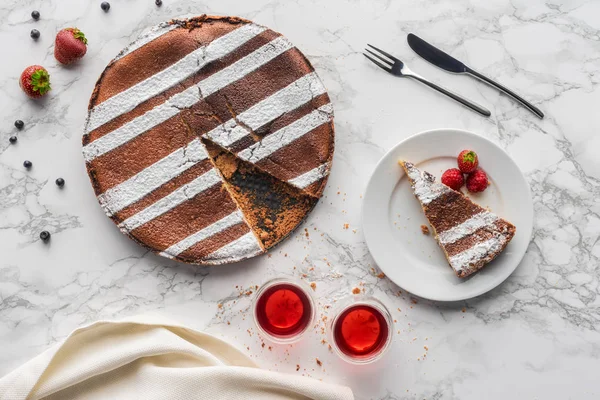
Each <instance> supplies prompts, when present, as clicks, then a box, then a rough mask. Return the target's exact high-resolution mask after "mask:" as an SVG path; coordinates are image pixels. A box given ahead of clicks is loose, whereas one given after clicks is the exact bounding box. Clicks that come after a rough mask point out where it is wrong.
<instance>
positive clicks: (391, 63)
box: [365, 49, 394, 67]
mask: <svg viewBox="0 0 600 400" xmlns="http://www.w3.org/2000/svg"><path fill="white" fill-rule="evenodd" d="M365 51H368V52H369V53H370V54H371V55H372V56H375V57H377V58H378V59H379V60H381V61H383V62H384V63H385V64H386V65H388V66H390V67H391V66H392V65H393V64H394V63H393V62H391V61H390V60H388V59H386V58H383V57H381V56H380V55H379V54H375V53H373V52H372V51H371V50H369V49H365Z"/></svg>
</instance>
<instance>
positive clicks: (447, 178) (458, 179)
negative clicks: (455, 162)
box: [442, 168, 465, 190]
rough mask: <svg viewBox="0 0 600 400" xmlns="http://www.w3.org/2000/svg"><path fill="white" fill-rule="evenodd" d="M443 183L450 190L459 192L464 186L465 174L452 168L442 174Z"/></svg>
mask: <svg viewBox="0 0 600 400" xmlns="http://www.w3.org/2000/svg"><path fill="white" fill-rule="evenodd" d="M442 183H443V184H444V185H446V186H448V187H449V188H450V189H454V190H459V189H460V188H461V187H462V185H464V183H465V180H464V179H463V174H462V172H460V170H459V169H457V168H450V169H448V170H446V172H444V173H443V174H442Z"/></svg>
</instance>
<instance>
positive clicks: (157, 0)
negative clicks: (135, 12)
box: [154, 0, 162, 7]
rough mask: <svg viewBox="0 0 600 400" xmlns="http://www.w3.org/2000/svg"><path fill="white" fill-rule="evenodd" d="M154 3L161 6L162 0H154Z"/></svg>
mask: <svg viewBox="0 0 600 400" xmlns="http://www.w3.org/2000/svg"><path fill="white" fill-rule="evenodd" d="M154 4H156V5H157V6H159V7H160V6H162V0H155V1H154Z"/></svg>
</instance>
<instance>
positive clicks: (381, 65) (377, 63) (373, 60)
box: [363, 53, 392, 72]
mask: <svg viewBox="0 0 600 400" xmlns="http://www.w3.org/2000/svg"><path fill="white" fill-rule="evenodd" d="M363 56H365V57H367V58H368V59H369V60H371V61H372V62H373V63H374V64H375V65H377V66H378V67H379V68H381V69H383V70H385V72H392V69H391V68H390V67H387V66H385V65H383V64H382V63H380V62H379V61H377V60H375V59H374V58H371V57H369V56H368V55H366V54H365V53H363Z"/></svg>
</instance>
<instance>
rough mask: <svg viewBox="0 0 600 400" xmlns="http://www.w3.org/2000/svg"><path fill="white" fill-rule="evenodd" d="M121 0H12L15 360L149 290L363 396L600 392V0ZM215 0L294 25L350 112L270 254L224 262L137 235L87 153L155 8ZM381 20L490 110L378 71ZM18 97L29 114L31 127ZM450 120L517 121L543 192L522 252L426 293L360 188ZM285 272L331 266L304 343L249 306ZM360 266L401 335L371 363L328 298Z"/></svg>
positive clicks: (3, 270) (3, 165)
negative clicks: (74, 40)
mask: <svg viewBox="0 0 600 400" xmlns="http://www.w3.org/2000/svg"><path fill="white" fill-rule="evenodd" d="M110 2H111V9H110V11H109V12H108V13H104V12H103V11H102V10H101V9H100V2H99V1H79V0H48V1H43V2H42V1H38V0H4V1H2V2H1V4H0V22H1V23H0V42H1V43H2V45H3V46H2V52H3V62H2V63H0V71H1V72H2V73H1V74H0V375H4V374H6V373H7V372H9V371H10V370H11V369H13V368H15V367H17V366H18V365H20V364H21V363H23V362H25V361H26V360H28V359H30V358H31V357H33V356H35V355H36V354H38V353H39V352H41V351H43V350H44V349H46V348H47V347H48V346H50V345H51V344H52V343H54V342H56V341H57V340H60V339H61V338H64V337H65V335H67V334H68V333H69V332H70V331H71V330H73V329H74V328H76V327H77V326H79V325H81V324H85V323H88V322H91V321H94V320H97V319H103V318H118V317H123V316H127V315H133V314H139V313H145V312H152V313H158V314H162V315H165V316H167V317H170V318H173V319H175V320H177V321H179V322H182V323H185V324H188V325H190V326H192V327H194V328H196V329H204V330H206V331H208V332H210V333H214V334H217V335H219V336H222V337H224V338H226V339H227V340H230V341H232V342H233V343H235V344H237V345H238V346H240V347H241V348H247V350H248V352H249V354H250V355H251V356H252V357H253V358H254V359H256V360H257V362H258V363H259V364H261V365H262V366H263V367H265V368H270V369H274V370H280V371H287V372H290V373H297V374H305V375H310V376H313V377H316V378H322V379H324V380H327V381H330V382H338V383H342V384H347V385H349V386H351V387H352V388H353V389H354V391H355V395H356V398H357V399H360V400H362V399H378V400H383V399H387V400H396V399H424V398H425V399H481V398H486V399H505V398H519V399H521V398H523V399H530V398H539V399H569V398H573V399H596V398H598V397H600V382H599V381H598V379H597V374H598V365H599V363H600V332H599V329H598V327H599V326H600V272H599V266H600V240H599V236H600V200H599V199H600V161H599V160H600V158H599V157H598V151H599V149H600V136H599V135H598V132H599V131H600V113H598V104H600V88H599V82H600V57H599V56H598V55H599V54H600V3H599V2H598V1H594V0H587V1H586V0H567V1H556V0H527V1H525V0H494V1H489V0H486V1H484V0H457V1H446V0H443V1H434V0H426V1H420V0H400V1H389V0H374V1H363V0H331V1H327V2H323V1H315V0H307V1H302V2H300V1H283V0H275V1H269V0H249V1H244V2H240V1H238V2H234V1H216V0H207V1H203V2H197V1H193V0H164V1H163V6H162V7H160V8H159V7H156V6H155V5H154V1H151V0H129V1H122V0H112V1H110ZM34 9H37V10H39V11H40V13H41V18H40V20H39V21H37V22H34V21H33V20H32V19H31V17H30V13H31V11H33V10H34ZM202 13H213V14H220V15H238V16H241V17H245V18H249V19H252V20H254V21H255V22H257V23H259V24H261V25H265V26H268V27H270V28H272V29H274V30H277V31H280V32H282V33H283V34H284V35H285V36H286V37H287V38H288V39H289V40H290V41H291V42H292V43H293V44H294V45H295V46H297V47H298V48H299V49H301V50H302V51H303V52H304V53H305V54H306V55H307V57H308V58H309V59H310V60H311V62H312V63H313V65H314V66H315V68H316V70H317V72H318V74H319V76H320V78H321V79H322V80H323V83H324V85H325V87H326V88H327V89H328V91H329V94H330V97H331V99H332V105H333V107H334V109H335V124H336V153H335V157H334V162H333V166H332V171H331V176H330V178H329V183H328V186H327V189H326V191H325V196H324V197H323V199H322V200H321V202H320V203H319V204H318V206H317V207H316V209H315V210H314V212H313V213H312V214H311V215H310V217H309V218H308V220H307V221H306V222H305V223H304V225H303V226H302V227H301V228H300V229H299V230H298V231H297V232H295V233H294V234H293V235H292V236H291V237H290V238H289V239H288V240H287V241H286V242H285V243H283V244H282V245H280V246H278V247H276V248H275V249H274V250H272V251H271V252H270V254H268V255H264V256H260V257H258V258H256V259H254V260H249V261H245V262H242V263H239V264H235V265H228V266H219V267H212V268H198V267H192V266H187V265H182V264H179V263H177V262H174V261H170V260H167V259H164V258H161V257H158V256H156V255H154V254H152V253H149V252H147V251H145V250H144V249H143V248H141V247H139V246H138V245H136V244H135V243H133V242H132V241H131V240H129V239H127V238H126V237H125V236H123V235H122V234H121V233H120V232H119V230H118V229H117V228H116V227H115V226H114V224H113V223H112V222H111V221H110V220H108V218H106V216H105V215H104V213H103V211H102V209H101V207H100V206H99V205H98V203H97V201H96V198H95V196H94V193H93V190H92V188H91V185H90V183H89V180H88V177H87V175H86V172H85V168H84V162H83V157H82V156H81V135H82V133H83V129H84V124H85V116H86V112H87V102H88V99H89V95H90V94H91V91H92V89H93V86H94V83H95V81H96V79H97V78H98V76H99V74H100V72H101V71H102V70H103V69H104V67H105V65H106V64H107V63H108V62H109V61H110V60H111V59H113V58H114V57H115V56H116V55H117V54H118V52H119V51H120V50H121V49H122V48H124V47H125V46H127V45H128V44H129V43H131V42H132V41H133V40H134V39H135V38H136V37H137V36H138V35H139V34H141V33H143V32H145V31H147V30H148V29H150V28H151V27H152V26H154V25H156V24H158V23H160V22H162V21H164V20H167V19H169V18H171V17H176V16H186V15H197V14H202ZM69 26H77V27H78V28H80V29H81V30H82V31H83V32H85V34H86V36H87V38H88V40H89V49H88V54H87V55H86V56H85V58H84V59H83V60H82V61H81V62H79V63H78V64H76V65H73V66H71V67H67V68H65V67H62V66H60V65H57V62H56V61H55V60H54V56H53V50H54V48H53V41H54V36H55V34H56V32H57V31H58V30H59V29H61V28H64V27H69ZM33 28H35V29H38V30H39V31H40V32H41V37H40V39H39V40H38V41H37V42H34V41H33V40H32V39H31V38H30V37H29V32H30V30H31V29H33ZM409 32H414V33H417V34H419V35H420V36H422V37H423V38H425V39H427V40H430V41H432V42H434V43H436V44H437V45H438V46H440V47H442V48H443V49H445V50H446V51H448V52H449V53H450V54H452V55H454V56H456V57H458V58H460V59H461V60H463V61H464V62H465V63H467V64H468V65H470V66H471V67H473V68H474V69H476V70H478V71H480V72H482V73H484V74H487V75H489V76H491V77H492V78H494V79H497V80H498V81H500V82H502V83H504V84H505V85H507V86H508V87H511V88H514V89H516V90H517V91H518V92H519V93H520V94H522V95H523V96H524V97H526V98H527V99H529V100H531V101H532V102H533V103H534V104H535V105H536V106H538V107H539V108H540V109H542V110H543V111H544V113H545V114H546V118H545V119H544V120H539V119H537V118H536V117H535V116H533V115H532V114H530V113H529V112H528V111H526V110H525V109H523V108H521V107H519V106H518V105H517V104H516V103H514V102H512V101H510V100H509V99H508V98H507V97H506V96H503V95H501V94H499V93H498V92H497V91H495V90H493V89H491V88H488V87H486V86H484V85H482V84H480V83H477V82H476V81H474V80H473V79H470V78H469V77H464V76H457V75H450V74H447V73H445V72H443V71H441V70H439V69H437V68H435V67H433V66H431V65H430V64H428V63H427V62H425V61H424V60H422V59H420V58H418V56H416V55H415V54H414V53H413V52H412V51H411V50H410V48H409V47H408V45H407V44H406V41H405V37H406V34H407V33H409ZM367 42H368V43H372V44H374V45H378V46H380V47H381V48H383V49H386V50H390V51H392V52H394V53H395V54H396V55H398V56H400V57H401V58H402V59H403V60H404V61H405V62H406V63H407V64H409V65H410V67H411V69H413V70H414V71H416V72H418V73H420V74H422V75H424V76H427V77H429V78H431V79H432V80H434V81H436V82H438V83H441V84H443V85H444V86H446V87H448V88H449V89H452V90H455V91H457V92H459V93H461V94H463V95H465V96H468V97H469V98H470V99H472V100H474V101H476V102H477V103H480V104H482V105H485V106H486V107H487V108H489V109H490V110H491V111H492V116H491V117H490V118H488V119H485V118H482V117H480V116H478V115H477V114H475V113H473V112H471V111H469V110H467V109H465V108H462V107H460V106H458V105H456V104H454V103H453V102H452V101H450V100H447V99H446V98H444V97H443V96H441V95H439V94H437V93H435V92H433V91H430V90H427V89H426V88H424V87H422V86H421V85H419V84H418V83H416V82H413V81H409V80H399V79H394V78H392V77H391V76H388V75H386V74H383V73H381V71H379V70H378V69H377V67H374V66H373V65H372V64H371V63H369V62H366V61H365V60H364V57H363V56H362V55H361V51H362V48H363V47H364V45H365V43H367ZM31 64H41V65H43V66H45V67H46V68H47V69H48V71H49V72H50V75H51V78H52V84H53V90H52V91H51V92H50V94H49V96H47V98H45V99H43V100H41V101H37V102H33V101H30V100H28V99H27V98H26V97H25V96H24V95H23V94H22V93H21V92H20V89H19V87H18V84H17V79H18V76H19V74H20V73H21V71H22V70H23V69H24V68H25V67H26V66H27V65H31ZM15 119H22V120H23V121H25V128H24V129H23V130H22V131H17V130H16V129H15V128H14V126H13V122H14V120H15ZM441 127H453V128H462V129H467V130H470V131H474V132H477V133H479V134H481V135H483V136H486V137H488V138H490V139H492V140H494V141H496V142H497V143H499V144H500V145H501V146H502V147H503V148H504V149H506V151H507V152H508V153H509V154H510V155H511V156H512V157H513V158H514V159H515V161H516V162H517V164H518V165H519V167H520V168H521V170H522V171H523V172H524V173H525V174H526V177H527V179H528V181H529V183H530V185H531V190H532V195H533V200H534V207H535V221H534V234H533V237H532V241H531V244H530V246H529V249H528V252H527V254H526V256H525V258H524V260H523V262H522V263H521V265H520V266H519V268H518V269H517V270H516V271H515V273H514V274H513V275H512V276H511V277H510V278H509V279H508V280H507V281H506V282H505V283H504V284H502V285H500V286H499V287H498V288H496V289H495V290H493V291H491V292H489V293H487V294H485V295H483V296H480V297H478V298H476V299H472V300H468V301H464V302H457V303H434V302H429V301H426V300H422V299H418V298H415V297H413V296H411V295H410V294H409V293H406V292H404V291H403V290H402V289H401V288H399V287H397V286H396V285H394V284H393V283H391V282H390V281H388V280H387V279H386V278H385V277H384V276H383V275H381V274H380V273H379V270H378V269H377V266H376V265H375V264H374V262H373V260H372V258H371V256H370V255H369V253H368V250H367V248H366V245H365V243H364V239H363V237H362V232H361V229H360V215H361V210H360V209H361V201H362V199H361V196H362V194H363V191H364V188H365V185H366V183H367V180H368V177H369V175H370V173H371V171H372V170H373V168H374V166H375V164H376V163H377V161H378V160H379V158H380V157H381V156H382V155H383V154H384V153H385V151H386V150H387V149H389V148H390V147H391V146H393V145H395V144H396V143H397V142H399V141H400V140H402V139H404V138H406V137H408V136H410V135H411V134H413V133H416V132H419V131H422V130H425V129H433V128H441ZM15 134H16V135H17V136H18V142H17V144H15V145H11V144H9V141H8V138H9V137H10V136H12V135H15ZM25 159H28V160H31V161H32V163H33V167H32V169H31V170H29V171H27V170H25V169H24V168H23V167H22V163H23V161H24V160H25ZM58 177H63V178H64V179H65V181H66V184H65V187H64V188H63V189H59V188H58V187H57V186H56V185H55V184H54V180H55V179H56V178H58ZM346 224H347V225H346ZM44 229H46V230H48V231H50V232H51V233H52V238H51V240H50V242H49V243H47V244H44V243H42V242H41V241H40V240H39V233H40V231H42V230H44ZM278 276H295V277H297V278H298V279H304V280H306V281H307V282H315V284H316V287H315V291H316V295H317V298H318V303H319V321H320V322H319V324H318V325H317V326H315V328H314V329H313V331H311V333H310V335H309V337H307V338H306V340H304V341H303V342H302V343H300V344H298V345H295V346H293V347H287V348H278V347H273V348H271V349H269V346H270V345H269V344H267V345H266V346H265V347H262V341H261V340H260V338H259V337H258V335H257V333H256V330H255V328H254V327H253V325H252V321H251V317H250V314H249V312H248V311H249V308H250V303H251V300H252V296H253V293H254V291H255V290H256V285H260V284H262V283H263V282H264V281H265V280H267V279H269V278H272V277H278ZM354 287H357V288H359V289H361V290H364V292H365V293H369V294H374V295H377V296H378V297H379V298H381V299H382V300H383V301H384V302H385V303H386V304H387V305H388V307H389V308H390V309H391V310H392V312H393V316H394V318H395V320H396V321H397V322H396V323H395V325H396V326H395V334H394V343H393V346H392V349H391V352H390V353H389V355H388V357H386V358H385V359H384V360H382V362H381V363H378V364H375V365H372V366H369V367H366V368H357V367H350V366H349V365H346V364H345V363H344V362H343V361H341V360H339V359H337V358H336V356H335V355H334V354H333V353H331V352H330V351H329V350H328V348H327V340H329V339H328V337H327V335H326V334H323V333H322V329H323V328H325V327H326V321H323V319H324V318H323V317H325V316H327V315H328V314H329V313H330V309H329V308H327V307H326V306H328V305H332V306H334V305H335V302H336V300H337V299H339V298H341V297H343V296H345V295H348V294H349V293H350V291H351V290H352V288H354ZM322 341H323V342H322ZM315 358H319V360H320V361H321V362H322V364H323V365H322V366H318V365H317V363H316V362H315ZM297 364H298V365H299V366H300V369H299V371H297V372H296V365H297Z"/></svg>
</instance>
